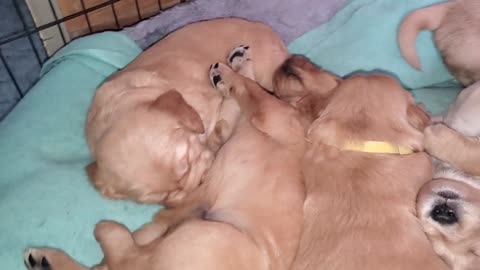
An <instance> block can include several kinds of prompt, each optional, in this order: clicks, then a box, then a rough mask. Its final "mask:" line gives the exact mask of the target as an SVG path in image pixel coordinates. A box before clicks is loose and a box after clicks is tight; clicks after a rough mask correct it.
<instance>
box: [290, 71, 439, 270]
mask: <svg viewBox="0 0 480 270" xmlns="http://www.w3.org/2000/svg"><path fill="white" fill-rule="evenodd" d="M289 79H290V80H297V79H296V78H295V77H290V78H289ZM327 100H328V101H327V102H326V103H325V104H324V106H323V108H320V110H319V112H318V114H317V117H316V120H315V121H314V122H313V123H312V125H311V126H310V128H309V130H308V133H307V141H308V142H309V145H308V146H307V149H308V150H307V152H306V155H305V160H304V169H303V172H304V177H305V185H306V191H307V197H306V200H305V204H304V226H303V232H302V236H301V240H300V245H299V250H298V253H297V255H296V258H295V261H294V263H293V267H292V269H295V270H299V269H302V270H305V269H343V270H348V269H352V270H353V269H355V270H357V269H359V268H361V269H399V270H400V269H401V270H404V269H422V270H425V269H432V270H433V269H435V270H439V269H447V267H446V265H445V264H444V263H443V262H442V260H441V259H440V258H439V257H438V256H437V255H436V254H435V252H434V251H433V249H432V247H431V245H430V243H429V241H428V239H427V238H426V236H425V234H424V233H423V230H422V227H421V226H420V225H419V223H418V220H417V218H416V216H415V198H416V195H417V192H418V190H419V189H420V187H421V186H422V185H423V184H424V183H425V182H426V181H428V180H430V179H431V162H430V159H429V157H428V155H427V154H426V153H422V152H420V151H422V150H423V129H424V128H425V126H426V125H427V124H428V122H429V117H428V115H427V114H426V113H425V111H423V109H422V108H421V107H420V106H418V105H417V104H415V101H414V99H413V97H412V96H411V94H410V93H409V92H407V91H405V90H404V89H403V88H402V87H401V86H400V84H399V83H398V82H397V81H396V80H395V79H393V78H391V77H388V76H385V75H380V74H373V75H357V76H353V77H350V78H347V79H345V80H344V81H343V82H341V83H340V85H339V86H338V87H337V88H335V89H334V90H333V91H332V92H331V93H330V95H329V96H328V99H327Z"/></svg>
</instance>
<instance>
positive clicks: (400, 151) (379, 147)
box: [339, 141, 414, 155]
mask: <svg viewBox="0 0 480 270" xmlns="http://www.w3.org/2000/svg"><path fill="white" fill-rule="evenodd" d="M339 148H340V149H341V150H347V151H355V152H364V153H374V154H394V155H410V154H413V153H414V150H413V149H411V148H408V147H403V146H400V145H395V144H392V143H387V142H380V141H364V142H350V143H346V144H344V145H343V147H339Z"/></svg>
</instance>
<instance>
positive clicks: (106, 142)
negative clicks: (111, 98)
mask: <svg viewBox="0 0 480 270" xmlns="http://www.w3.org/2000/svg"><path fill="white" fill-rule="evenodd" d="M202 133H204V127H203V124H202V120H201V119H200V116H199V115H198V114H197V112H196V111H195V110H194V109H193V108H192V107H191V106H190V105H188V104H187V103H186V101H185V100H184V99H183V97H182V96H181V95H180V94H179V93H178V92H177V91H175V90H170V91H168V92H166V93H164V94H162V95H161V96H159V97H158V98H157V99H156V100H154V101H153V102H144V103H139V104H137V105H136V108H134V109H133V110H132V111H131V112H129V113H128V114H126V116H125V117H124V118H122V119H118V121H116V122H115V123H113V124H112V126H111V127H110V129H109V130H107V131H106V132H105V134H104V135H103V137H102V138H101V139H100V140H99V142H98V143H97V145H96V147H95V149H96V150H95V153H94V158H95V162H93V163H92V164H90V165H89V166H87V173H88V176H89V178H90V180H91V182H92V183H93V185H94V186H95V187H96V188H97V189H98V190H99V191H100V192H101V193H102V194H103V195H104V196H106V197H108V198H111V199H132V200H135V201H138V202H142V203H167V204H168V203H174V202H175V201H178V200H181V199H182V198H183V197H184V196H185V195H186V193H188V192H189V191H190V190H192V189H193V188H195V187H197V186H198V185H199V184H200V181H201V178H202V176H203V174H204V172H205V171H206V170H207V169H208V168H209V167H210V165H211V162H212V160H213V155H212V153H211V152H210V151H209V150H208V149H207V148H206V147H205V146H204V144H203V143H202V142H201V139H200V137H201V134H202Z"/></svg>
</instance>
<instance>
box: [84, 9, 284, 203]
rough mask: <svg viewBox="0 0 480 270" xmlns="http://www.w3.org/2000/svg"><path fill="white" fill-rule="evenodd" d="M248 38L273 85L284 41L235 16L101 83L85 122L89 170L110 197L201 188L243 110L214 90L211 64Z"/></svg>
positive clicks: (173, 39)
mask: <svg viewBox="0 0 480 270" xmlns="http://www.w3.org/2000/svg"><path fill="white" fill-rule="evenodd" d="M243 42H245V43H248V44H250V45H251V46H255V48H256V49H255V51H254V57H256V65H255V67H254V69H253V70H252V71H251V72H252V74H253V76H254V78H255V80H256V81H258V83H259V84H260V85H262V86H263V87H265V88H266V89H269V90H272V76H273V73H274V71H275V69H277V68H278V66H279V65H280V64H281V63H282V62H283V61H284V60H285V59H286V58H287V57H288V52H287V50H286V48H285V46H284V44H283V43H282V41H281V40H280V38H279V37H278V36H277V35H276V34H275V33H274V32H273V31H272V29H271V28H270V27H268V26H266V25H264V24H260V23H255V22H249V21H246V20H241V19H233V18H231V19H215V20H210V21H204V22H199V23H194V24H191V25H188V26H186V27H184V28H181V29H179V30H177V31H175V32H174V33H172V34H170V35H168V36H167V37H165V38H164V39H163V40H161V41H160V42H158V43H156V44H155V45H153V46H152V47H151V48H149V49H148V50H146V51H145V52H144V53H142V54H141V55H140V56H139V57H138V58H137V59H135V60H134V61H133V62H132V63H131V64H129V65H128V66H127V67H126V68H125V69H123V70H122V71H120V72H118V73H116V74H115V75H113V76H112V77H111V78H109V79H108V81H107V82H106V83H104V84H103V85H102V86H101V87H100V88H99V90H98V91H97V93H96V95H95V98H94V100H93V103H92V105H91V107H90V110H89V113H88V117H87V123H86V138H87V142H88V145H89V149H90V152H91V154H92V158H93V160H94V162H93V163H92V164H90V165H89V166H88V167H87V172H88V175H89V178H90V180H91V181H92V183H93V184H94V186H95V187H96V188H97V189H98V190H99V191H100V192H101V193H102V194H103V195H104V196H106V197H108V198H112V199H131V200H135V201H138V202H143V203H164V204H168V205H173V204H175V203H178V202H179V201H181V200H182V199H183V198H184V197H185V196H186V195H187V194H189V193H190V192H191V191H192V190H194V189H195V188H196V187H198V185H199V184H200V183H201V181H202V177H203V176H204V173H205V171H206V170H207V169H208V168H209V167H210V166H211V163H212V161H213V157H214V153H215V152H216V151H217V150H218V148H219V147H220V146H221V144H222V143H223V142H224V141H225V140H226V139H227V138H228V136H229V135H230V133H231V130H232V129H233V127H234V126H235V122H236V119H237V117H238V114H239V108H238V105H237V104H236V103H235V101H233V100H231V99H230V100H224V99H223V98H222V96H221V95H220V93H218V92H217V91H212V86H211V83H210V82H209V80H208V76H206V74H208V65H209V64H210V63H212V62H215V61H223V60H224V59H225V57H226V56H227V55H228V53H229V52H230V50H231V48H233V47H235V46H238V45H240V44H242V43H243ZM175 91H178V92H179V93H180V94H181V95H178V93H177V94H175V93H174V92H175ZM168 104H170V105H168Z"/></svg>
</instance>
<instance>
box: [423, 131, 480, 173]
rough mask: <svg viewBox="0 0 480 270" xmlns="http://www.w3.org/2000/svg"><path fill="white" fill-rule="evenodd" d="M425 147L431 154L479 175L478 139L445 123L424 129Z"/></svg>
mask: <svg viewBox="0 0 480 270" xmlns="http://www.w3.org/2000/svg"><path fill="white" fill-rule="evenodd" d="M425 149H426V150H427V152H429V153H430V154H431V155H432V156H434V157H436V158H438V159H440V160H442V161H445V162H448V163H450V164H451V165H452V166H454V167H456V168H457V169H460V170H462V171H465V172H466V173H468V174H472V175H480V141H478V140H477V139H472V138H467V137H466V136H464V135H462V134H460V133H458V132H457V131H455V130H453V129H450V128H448V127H447V126H445V125H441V124H437V125H433V126H430V127H428V128H427V129H426V130H425Z"/></svg>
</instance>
